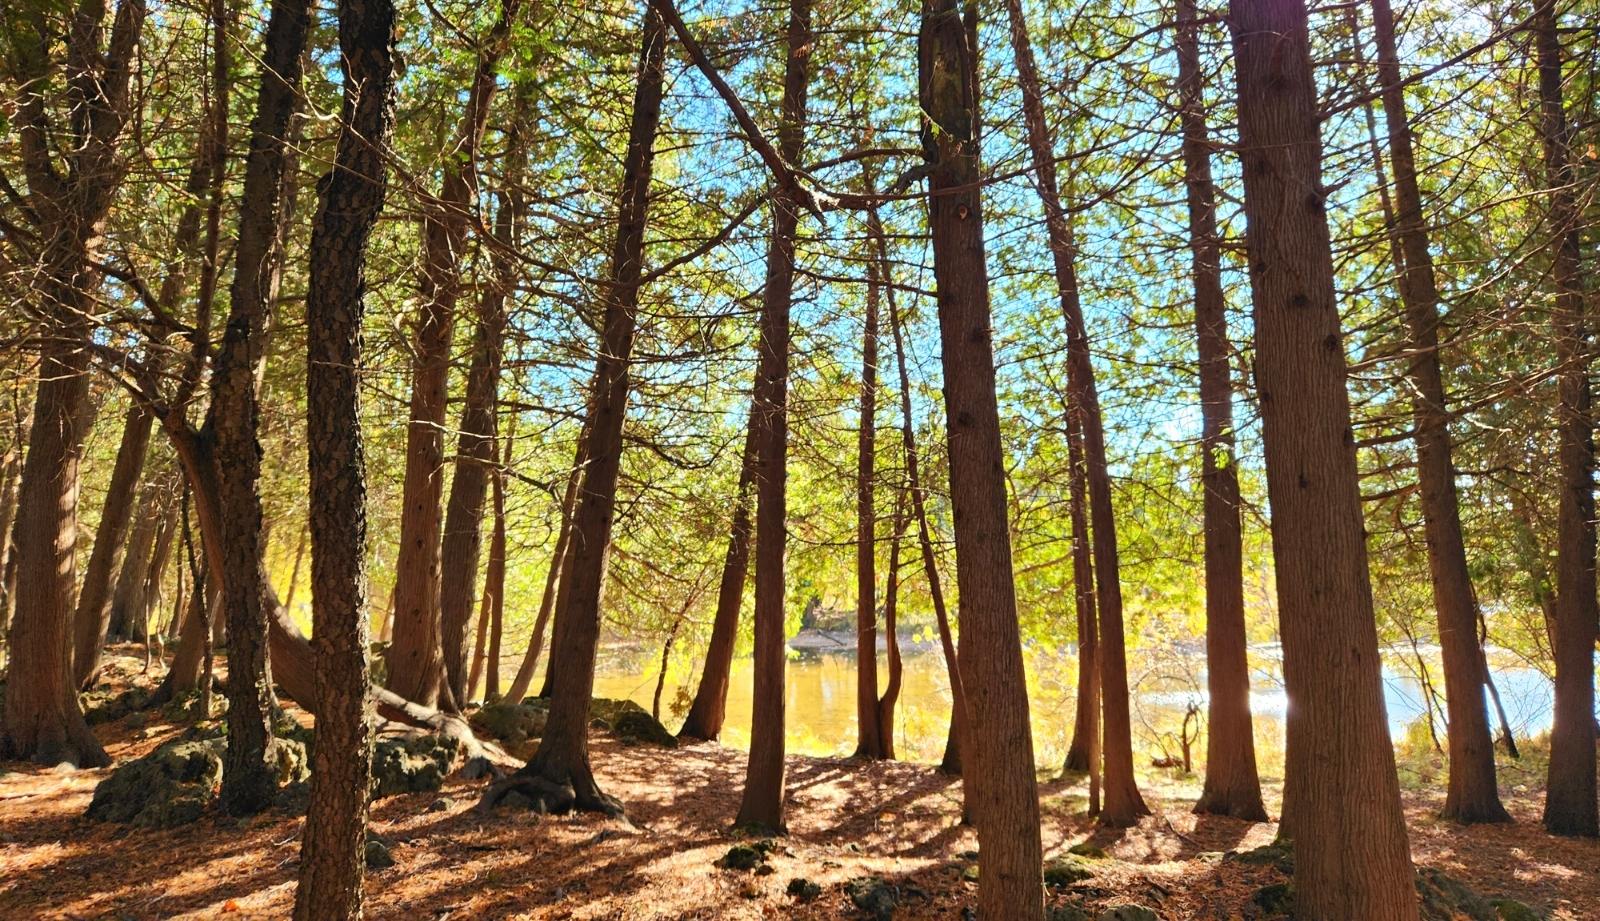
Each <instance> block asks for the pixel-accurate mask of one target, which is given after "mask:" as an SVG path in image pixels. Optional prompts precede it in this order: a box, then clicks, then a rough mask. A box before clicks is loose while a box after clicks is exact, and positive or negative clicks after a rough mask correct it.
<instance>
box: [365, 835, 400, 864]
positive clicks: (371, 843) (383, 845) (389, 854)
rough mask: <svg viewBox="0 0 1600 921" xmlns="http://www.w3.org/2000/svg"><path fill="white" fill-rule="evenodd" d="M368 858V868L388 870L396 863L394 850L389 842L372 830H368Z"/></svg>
mask: <svg viewBox="0 0 1600 921" xmlns="http://www.w3.org/2000/svg"><path fill="white" fill-rule="evenodd" d="M366 858H367V869H368V870H387V869H388V868H389V867H392V866H394V864H395V859H394V852H393V849H392V848H391V846H390V844H389V842H387V841H385V840H384V839H383V838H380V837H379V836H377V835H375V834H373V833H372V832H370V831H369V832H367V849H366Z"/></svg>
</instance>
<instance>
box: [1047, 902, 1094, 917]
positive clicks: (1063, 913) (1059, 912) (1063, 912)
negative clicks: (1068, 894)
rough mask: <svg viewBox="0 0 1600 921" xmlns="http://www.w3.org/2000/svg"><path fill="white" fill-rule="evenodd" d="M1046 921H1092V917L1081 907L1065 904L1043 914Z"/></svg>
mask: <svg viewBox="0 0 1600 921" xmlns="http://www.w3.org/2000/svg"><path fill="white" fill-rule="evenodd" d="M1045 919H1046V921H1094V916H1093V915H1091V914H1089V912H1088V911H1086V910H1084V908H1083V907H1082V906H1081V905H1074V904H1072V903H1070V902H1069V903H1067V904H1065V905H1057V906H1055V907H1054V908H1052V909H1050V910H1049V911H1047V912H1045Z"/></svg>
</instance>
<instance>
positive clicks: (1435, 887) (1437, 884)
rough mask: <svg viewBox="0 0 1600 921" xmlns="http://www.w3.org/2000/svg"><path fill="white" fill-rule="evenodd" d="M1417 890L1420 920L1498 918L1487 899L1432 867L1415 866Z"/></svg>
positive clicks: (1492, 920) (1494, 920) (1484, 920)
mask: <svg viewBox="0 0 1600 921" xmlns="http://www.w3.org/2000/svg"><path fill="white" fill-rule="evenodd" d="M1417 894H1418V895H1419V896H1421V897H1422V905H1421V906H1420V911H1419V912H1418V914H1419V915H1420V916H1421V917H1422V921H1463V919H1470V921H1500V913H1499V912H1498V911H1496V910H1495V906H1494V905H1492V904H1491V903H1490V902H1489V900H1488V899H1486V898H1484V897H1483V896H1481V895H1478V894H1477V893H1476V892H1473V891H1472V890H1471V889H1468V888H1467V886H1466V884H1464V883H1462V882H1461V881H1460V880H1458V879H1455V878H1454V877H1451V876H1449V875H1447V874H1445V873H1441V872H1440V871H1438V870H1435V869H1434V868H1433V867H1422V868H1420V869H1418V870H1417Z"/></svg>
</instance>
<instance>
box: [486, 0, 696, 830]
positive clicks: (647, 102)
mask: <svg viewBox="0 0 1600 921" xmlns="http://www.w3.org/2000/svg"><path fill="white" fill-rule="evenodd" d="M640 38H641V47H640V50H639V65H638V71H637V73H638V85H637V88H636V90H635V93H634V100H633V124H632V126H631V128H630V130H629V135H628V151H627V154H626V157H625V158H624V160H623V179H622V193H621V196H620V201H619V208H618V218H617V235H616V241H615V247H614V249H613V251H612V256H611V278H610V281H609V283H608V284H607V286H606V289H605V295H604V296H605V310H604V315H603V316H604V319H603V326H602V334H601V342H600V354H599V357H598V358H597V359H596V362H595V375H594V385H595V392H594V398H593V400H592V401H591V404H590V416H591V417H592V422H591V425H590V430H589V442H588V443H589V449H588V451H587V455H588V458H589V465H588V473H587V475H586V476H585V477H584V479H583V488H582V490H581V493H580V495H579V498H578V508H577V513H576V514H575V515H574V516H573V525H572V529H573V536H572V540H571V545H570V548H569V550H570V555H571V558H570V559H569V560H567V561H566V566H567V567H568V568H569V569H570V573H571V578H570V583H569V586H568V588H567V590H566V591H564V592H563V594H564V595H566V597H565V598H564V599H562V600H561V602H560V606H561V610H560V614H559V615H558V617H557V618H556V632H555V643H554V647H553V650H552V654H551V655H552V659H551V666H552V667H553V668H555V669H557V670H559V671H558V673H557V674H556V676H555V680H554V684H553V692H554V693H553V695H552V697H551V700H550V719H549V722H548V723H547V724H546V726H545V731H544V736H543V737H542V738H541V739H540V740H539V749H538V751H536V752H535V753H534V756H533V758H532V759H530V760H529V761H528V763H527V764H526V765H524V766H523V767H522V769H521V770H519V771H518V772H517V773H516V774H514V775H512V776H511V777H510V778H507V781H505V782H502V783H500V784H496V785H495V786H492V787H491V788H490V789H489V792H488V793H486V794H485V796H484V802H485V804H488V805H493V804H494V803H496V802H498V801H499V800H500V798H501V797H503V796H504V795H505V794H506V793H508V792H510V791H511V790H517V791H519V792H521V793H522V794H523V795H524V796H526V797H528V798H529V799H530V800H532V801H533V802H535V803H537V804H539V807H540V809H541V811H552V812H564V811H566V810H567V809H571V808H574V807H576V808H578V809H583V810H590V811H598V812H603V813H606V814H610V815H620V814H621V813H622V804H621V803H619V802H618V801H617V800H616V799H615V798H613V797H611V796H608V795H606V794H605V793H603V792H601V790H600V787H599V784H598V783H597V782H596V780H595V777H594V770H593V768H592V767H590V764H589V741H588V729H589V698H590V697H591V695H592V694H593V693H594V663H595V652H596V649H597V647H598V644H599V640H600V604H601V599H602V595H603V590H604V587H605V575H606V557H607V554H608V551H609V548H610V543H611V527H612V524H613V522H614V520H615V515H616V500H617V479H618V475H619V473H620V470H621V461H622V447H623V437H622V435H623V428H624V422H625V420H626V416H627V410H628V392H629V388H630V385H631V375H630V368H629V365H630V363H631V361H632V355H633V340H634V333H635V331H636V329H637V325H636V324H637V313H638V305H639V283H640V277H641V274H642V268H643V260H644V233H645V222H646V216H647V213H648V207H649V198H650V196H649V192H650V178H651V172H652V167H653V165H654V161H655V139H656V129H657V127H658V126H659V124H660V121H661V97H662V92H663V85H664V80H665V68H664V60H665V55H666V44H667V34H666V27H665V25H664V24H663V22H662V19H661V16H660V14H659V13H657V12H656V10H655V9H654V7H652V8H651V9H650V10H649V11H648V12H647V13H646V14H645V20H644V29H643V32H642V35H641V37H640Z"/></svg>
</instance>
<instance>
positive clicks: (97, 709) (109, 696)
mask: <svg viewBox="0 0 1600 921" xmlns="http://www.w3.org/2000/svg"><path fill="white" fill-rule="evenodd" d="M78 703H79V704H80V705H81V706H82V707H83V718H84V719H85V720H86V721H88V723H89V725H91V726H95V725H98V724H100V723H110V722H113V721H115V720H120V719H122V718H123V717H125V716H129V715H131V714H133V713H136V712H138V711H140V710H143V709H144V708H145V707H148V706H149V705H150V692H149V691H148V690H146V689H145V688H128V689H126V690H124V691H122V692H120V693H112V691H111V690H110V689H109V688H95V689H94V690H91V691H86V692H84V693H82V694H79V695H78ZM147 719H148V717H147Z"/></svg>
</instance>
